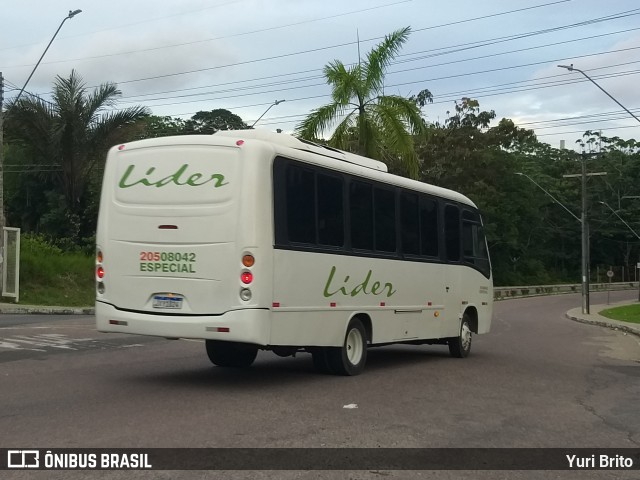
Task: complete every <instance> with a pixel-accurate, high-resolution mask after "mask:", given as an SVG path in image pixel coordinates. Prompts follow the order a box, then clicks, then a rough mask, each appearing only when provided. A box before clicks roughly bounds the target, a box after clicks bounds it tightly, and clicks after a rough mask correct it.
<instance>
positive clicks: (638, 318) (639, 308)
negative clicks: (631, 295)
mask: <svg viewBox="0 0 640 480" xmlns="http://www.w3.org/2000/svg"><path fill="white" fill-rule="evenodd" d="M600 315H602V316H604V317H607V318H611V319H612V320H620V321H621V322H629V323H639V324H640V304H637V303H634V304H633V305H624V306H622V307H615V308H607V309H606V310H602V311H601V312H600Z"/></svg>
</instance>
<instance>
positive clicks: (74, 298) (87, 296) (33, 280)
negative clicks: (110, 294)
mask: <svg viewBox="0 0 640 480" xmlns="http://www.w3.org/2000/svg"><path fill="white" fill-rule="evenodd" d="M93 266H94V260H93V254H91V255H87V254H86V253H83V252H81V251H80V250H79V249H74V251H64V250H63V249H62V248H60V247H58V246H56V245H54V244H53V243H52V242H51V241H49V240H47V239H46V238H45V237H43V236H41V235H30V234H27V235H22V236H21V239H20V303H24V304H34V305H60V306H83V307H84V306H90V305H93V303H94V299H95V293H94V276H93Z"/></svg>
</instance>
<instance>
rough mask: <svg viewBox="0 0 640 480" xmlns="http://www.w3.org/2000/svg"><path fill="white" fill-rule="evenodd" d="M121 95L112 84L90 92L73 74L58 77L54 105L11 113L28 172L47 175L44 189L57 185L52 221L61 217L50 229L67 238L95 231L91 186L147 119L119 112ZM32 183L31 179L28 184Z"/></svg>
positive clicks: (12, 135) (36, 101)
mask: <svg viewBox="0 0 640 480" xmlns="http://www.w3.org/2000/svg"><path fill="white" fill-rule="evenodd" d="M119 95H120V91H119V90H118V88H117V87H116V85H115V84H113V83H105V84H102V85H100V86H99V87H97V88H96V89H94V90H93V91H91V92H89V91H88V90H87V88H86V86H85V83H84V82H83V81H82V78H81V77H80V76H79V75H78V74H77V73H76V72H75V71H72V72H71V74H70V76H69V77H68V78H63V77H60V76H58V77H56V79H55V81H54V85H53V101H52V102H48V101H45V100H43V99H40V98H37V97H24V98H22V99H20V100H18V102H17V103H15V104H10V105H9V106H8V108H7V112H8V114H7V119H6V131H7V137H8V139H9V140H10V141H11V143H12V144H14V145H18V146H20V147H22V148H23V150H24V151H25V152H26V157H25V158H28V160H27V161H26V162H25V163H24V165H23V167H25V171H28V167H29V166H32V167H34V168H33V169H32V170H33V172H34V173H36V174H38V173H40V174H46V180H45V183H46V182H47V181H48V180H50V179H53V185H48V187H53V191H52V192H55V193H51V194H50V195H48V196H47V200H46V202H47V204H48V205H49V206H50V207H51V209H50V211H48V212H47V215H48V216H51V215H52V214H53V212H54V211H59V210H60V211H61V212H62V213H61V215H59V216H57V217H56V218H55V219H53V220H51V224H52V225H56V226H57V227H58V228H64V227H66V229H67V231H66V233H67V234H68V235H69V236H72V237H74V238H77V236H78V235H80V234H81V231H82V230H83V229H84V230H86V229H87V228H91V227H90V226H88V225H86V224H85V223H86V222H84V221H83V220H84V217H85V215H84V214H85V209H86V207H87V202H86V200H87V198H86V194H87V186H88V184H89V183H90V181H91V179H92V178H93V177H94V175H95V173H96V170H97V169H96V167H98V166H101V164H102V162H103V161H104V155H105V153H106V150H107V149H108V148H109V147H110V146H111V145H112V144H114V143H117V142H118V141H120V140H122V139H124V138H127V137H128V135H129V134H130V130H129V128H130V127H132V126H133V125H134V124H135V123H136V122H138V121H139V120H141V119H143V118H144V117H145V116H147V115H148V111H147V109H146V108H144V107H130V108H125V109H121V110H114V109H113V107H114V106H115V103H116V100H117V97H118V96H119ZM98 170H99V169H98ZM38 176H39V177H40V178H42V177H44V176H45V175H38ZM32 182H33V178H29V179H27V180H26V182H25V183H27V184H30V183H32ZM33 187H34V186H32V188H33ZM28 188H29V187H28V185H27V189H28ZM35 188H36V189H37V186H35ZM54 197H55V199H54ZM60 199H62V200H60ZM60 201H62V202H63V203H62V205H60ZM61 217H62V218H61Z"/></svg>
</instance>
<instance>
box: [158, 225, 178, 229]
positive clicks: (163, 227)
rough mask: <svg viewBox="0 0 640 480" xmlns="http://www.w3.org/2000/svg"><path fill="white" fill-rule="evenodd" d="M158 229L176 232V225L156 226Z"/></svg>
mask: <svg viewBox="0 0 640 480" xmlns="http://www.w3.org/2000/svg"><path fill="white" fill-rule="evenodd" d="M158 228H159V229H160V230H177V229H178V226H177V225H158Z"/></svg>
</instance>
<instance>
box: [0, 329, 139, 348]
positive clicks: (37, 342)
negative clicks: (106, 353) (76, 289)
mask: <svg viewBox="0 0 640 480" xmlns="http://www.w3.org/2000/svg"><path fill="white" fill-rule="evenodd" d="M139 341H140V340H138V342H139ZM142 346H143V345H142V344H141V343H135V344H120V342H118V341H116V342H110V341H108V340H107V341H104V340H96V339H95V338H72V337H69V336H68V335H63V334H60V333H42V334H36V335H13V336H11V337H3V338H0V351H2V349H5V350H14V351H15V350H28V351H32V352H47V351H49V352H51V351H56V350H57V351H61V350H66V351H78V350H92V349H105V348H130V347H142Z"/></svg>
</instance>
